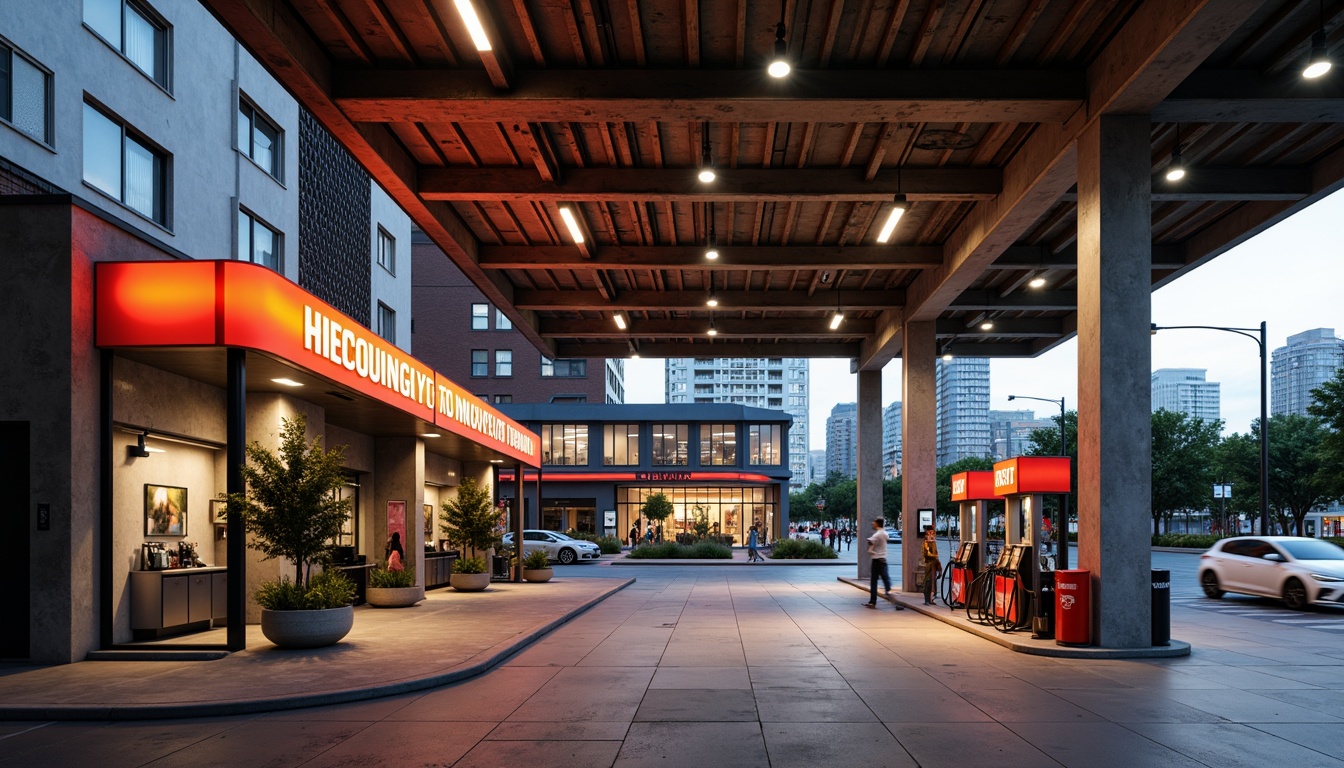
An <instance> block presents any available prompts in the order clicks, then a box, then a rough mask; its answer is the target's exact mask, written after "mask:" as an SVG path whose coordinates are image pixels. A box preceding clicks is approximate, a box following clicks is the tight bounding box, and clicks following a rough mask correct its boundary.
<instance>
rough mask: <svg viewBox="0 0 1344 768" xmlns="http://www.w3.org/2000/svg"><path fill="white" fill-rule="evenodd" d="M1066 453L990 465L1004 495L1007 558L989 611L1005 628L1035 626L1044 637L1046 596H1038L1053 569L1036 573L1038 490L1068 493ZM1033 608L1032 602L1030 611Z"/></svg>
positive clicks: (1039, 517) (1047, 626) (1039, 528)
mask: <svg viewBox="0 0 1344 768" xmlns="http://www.w3.org/2000/svg"><path fill="white" fill-rule="evenodd" d="M1069 480H1070V466H1069V458H1068V457H1067V456H1059V457H1056V456H1019V457H1017V458H1012V459H1008V460H1007V461H1001V462H999V463H997V464H995V465H994V491H995V492H996V493H998V494H1000V495H1002V496H1003V497H1004V524H1005V525H1004V528H1005V531H1004V537H1005V541H1004V552H1005V553H1006V554H1007V562H1006V563H1003V560H1004V558H1000V563H1001V564H1003V565H1004V567H1002V568H999V569H997V572H996V573H995V575H994V585H993V593H994V610H993V615H994V617H995V618H996V619H998V620H999V621H1000V622H1001V623H1002V624H1003V625H1004V626H1005V627H1007V628H1014V629H1016V628H1021V627H1026V626H1033V625H1035V626H1036V627H1037V634H1038V636H1047V637H1048V636H1050V633H1049V629H1050V620H1049V619H1050V616H1049V615H1048V614H1047V613H1045V611H1046V610H1049V609H1050V608H1051V607H1052V601H1047V600H1045V599H1043V596H1042V594H1041V593H1042V589H1043V585H1044V584H1045V583H1046V582H1049V583H1050V584H1051V585H1053V583H1054V573H1053V572H1052V573H1050V574H1049V576H1048V577H1043V576H1042V574H1041V560H1040V556H1039V552H1040V545H1041V542H1042V538H1043V537H1042V524H1043V519H1042V518H1043V514H1042V513H1043V511H1044V505H1043V500H1044V494H1049V493H1068V492H1069ZM1033 607H1037V610H1036V611H1033Z"/></svg>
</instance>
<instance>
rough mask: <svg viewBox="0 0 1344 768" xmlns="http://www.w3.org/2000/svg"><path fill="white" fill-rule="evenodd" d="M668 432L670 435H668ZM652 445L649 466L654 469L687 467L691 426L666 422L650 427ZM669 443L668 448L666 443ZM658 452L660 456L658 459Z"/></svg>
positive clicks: (689, 459) (688, 463) (689, 455)
mask: <svg viewBox="0 0 1344 768" xmlns="http://www.w3.org/2000/svg"><path fill="white" fill-rule="evenodd" d="M669 430H670V431H671V432H672V434H669ZM650 437H651V439H652V443H651V446H650V451H649V460H650V465H651V466H655V467H687V466H690V463H691V425H690V424H689V423H687V422H667V423H663V424H653V425H651V435H650ZM669 441H670V443H671V445H670V448H669V446H668V443H669ZM660 450H661V453H662V456H661V457H660V455H659V454H660Z"/></svg>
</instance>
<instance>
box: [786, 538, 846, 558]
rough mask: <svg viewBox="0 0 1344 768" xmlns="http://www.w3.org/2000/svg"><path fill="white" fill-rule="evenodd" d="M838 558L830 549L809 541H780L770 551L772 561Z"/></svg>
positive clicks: (817, 542) (818, 542)
mask: <svg viewBox="0 0 1344 768" xmlns="http://www.w3.org/2000/svg"><path fill="white" fill-rule="evenodd" d="M837 557H839V555H837V554H836V553H835V551H834V550H832V549H831V548H830V547H828V546H826V545H825V544H822V543H821V542H820V541H812V540H811V539H802V540H799V539H780V540H778V541H776V542H775V545H774V546H773V547H772V548H771V549H770V559H772V560H834V559H835V558H837Z"/></svg>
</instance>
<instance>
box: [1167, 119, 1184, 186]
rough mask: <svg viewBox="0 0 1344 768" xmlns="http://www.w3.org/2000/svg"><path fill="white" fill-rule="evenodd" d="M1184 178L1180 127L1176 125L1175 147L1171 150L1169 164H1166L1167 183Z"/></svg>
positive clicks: (1178, 124)
mask: <svg viewBox="0 0 1344 768" xmlns="http://www.w3.org/2000/svg"><path fill="white" fill-rule="evenodd" d="M1184 178H1185V163H1184V162H1182V161H1181V125H1180V123H1177V124H1176V145H1175V146H1173V147H1172V148H1171V162H1170V163H1168V164H1167V181H1180V180H1181V179H1184Z"/></svg>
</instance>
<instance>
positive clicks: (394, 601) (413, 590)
mask: <svg viewBox="0 0 1344 768" xmlns="http://www.w3.org/2000/svg"><path fill="white" fill-rule="evenodd" d="M424 599H425V588H424V587H421V586H410V587H368V588H367V589H365V590H364V601H365V602H367V603H368V604H369V605H372V606H373V607H374V608H409V607H411V606H412V605H415V604H416V603H418V602H420V601H421V600H424Z"/></svg>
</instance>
